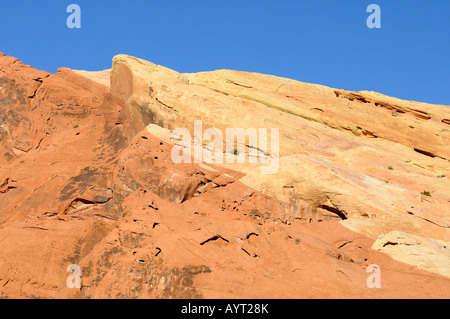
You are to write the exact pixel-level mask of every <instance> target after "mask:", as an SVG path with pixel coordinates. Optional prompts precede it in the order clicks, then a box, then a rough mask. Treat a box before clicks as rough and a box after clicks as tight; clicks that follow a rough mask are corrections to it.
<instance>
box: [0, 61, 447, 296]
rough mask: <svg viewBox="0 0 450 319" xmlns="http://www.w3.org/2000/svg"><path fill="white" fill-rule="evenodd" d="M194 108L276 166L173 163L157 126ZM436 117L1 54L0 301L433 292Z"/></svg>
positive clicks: (438, 216) (312, 94)
mask: <svg viewBox="0 0 450 319" xmlns="http://www.w3.org/2000/svg"><path fill="white" fill-rule="evenodd" d="M200 119H201V120H202V121H203V130H205V129H206V128H208V127H216V128H219V129H221V130H223V131H225V129H226V128H227V127H231V128H244V129H246V128H279V129H280V143H279V146H280V163H279V170H278V172H276V173H275V174H269V175H262V174H261V172H260V166H261V165H260V164H250V163H244V164H226V163H224V164H219V163H212V164H207V163H182V164H175V163H174V162H173V161H172V158H171V150H172V149H173V147H174V145H175V144H176V143H177V141H176V140H174V139H173V138H172V136H171V130H174V129H175V128H177V127H183V128H187V129H188V130H190V132H191V133H193V129H194V120H200ZM449 119H450V109H449V106H444V105H429V104H425V103H417V102H410V101H402V100H398V99H395V98H390V97H387V96H383V95H381V94H377V93H373V92H348V91H343V90H338V89H332V88H327V87H324V86H320V85H313V84H307V83H302V82H297V81H293V80H289V79H282V78H277V77H274V76H269V75H262V74H255V73H246V72H239V71H229V70H220V71H214V72H204V73H197V74H181V73H178V72H176V71H173V70H169V69H167V68H164V67H162V66H157V65H155V64H152V63H150V62H147V61H144V60H141V59H137V58H134V57H129V56H125V55H119V56H117V57H115V58H114V60H113V65H112V69H111V70H106V71H100V72H86V71H72V70H69V69H66V68H61V69H59V70H58V72H57V73H55V74H49V73H47V72H43V71H38V70H35V69H33V68H32V67H30V66H26V65H23V64H22V63H21V62H20V61H18V60H17V59H15V58H12V57H8V56H3V55H1V54H0V245H1V247H2V248H1V250H0V296H1V297H2V298H15V297H25V298H419V297H420V298H448V296H449V295H450V275H449V267H450V266H449V263H448V258H449V257H448V247H449V246H448V244H449V243H448V242H449V241H450V236H449V235H450V233H449V226H450V219H449V218H450V217H449V212H450V181H449V176H450V163H449V159H450V148H449V145H450V143H449V141H450V127H449V123H450V122H449V121H450V120H449ZM269 145H270V144H269ZM249 146H252V145H247V151H248V150H249V149H250V147H249ZM229 151H230V150H225V152H229ZM262 151H263V152H265V153H266V154H269V155H270V153H271V149H270V147H269V148H268V149H264V150H262ZM421 193H422V194H421ZM70 264H77V265H79V266H80V267H81V270H82V287H81V289H69V288H67V286H66V279H67V277H68V275H69V274H68V273H67V272H66V269H67V266H68V265H70ZM370 264H377V265H379V266H380V268H381V270H382V279H381V281H382V288H381V289H370V288H368V287H367V285H366V279H367V277H368V275H369V274H368V273H367V272H366V268H367V267H368V265H370Z"/></svg>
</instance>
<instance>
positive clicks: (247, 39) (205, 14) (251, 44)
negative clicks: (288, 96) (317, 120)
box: [0, 0, 450, 105]
mask: <svg viewBox="0 0 450 319" xmlns="http://www.w3.org/2000/svg"><path fill="white" fill-rule="evenodd" d="M71 3H75V4H78V5H79V6H80V7H81V29H69V28H67V26H66V20H67V17H68V16H69V13H66V8H67V6H68V5H69V4H71ZM371 3H375V4H378V5H380V7H381V29H369V28H368V27H367V25H366V19H367V17H368V16H369V14H370V13H367V12H366V8H367V6H368V5H369V4H371ZM449 14H450V1H449V0H433V1H425V0H394V1H393V0H370V1H365V0H357V1H352V0H271V1H269V0H226V1H224V0H182V1H181V0H180V1H176V0H128V1H119V0H109V1H103V0H95V1H94V0H71V1H65V0H46V1H34V0H16V1H0V30H1V31H0V51H1V52H4V53H5V54H7V55H12V56H15V57H17V58H19V59H20V60H21V61H22V62H24V63H25V64H30V65H32V66H34V67H35V68H38V69H43V70H46V71H49V72H56V70H57V68H59V67H62V66H64V67H69V68H73V69H84V70H102V69H107V68H110V67H111V59H112V58H113V56H114V55H116V54H119V53H124V54H129V55H134V56H137V57H140V58H143V59H145V60H149V61H152V62H154V63H157V64H161V65H164V66H166V67H169V68H171V69H174V70H177V71H179V72H200V71H210V70H216V69H234V70H242V71H252V72H259V73H266V74H273V75H277V76H281V77H287V78H292V79H295V80H299V81H304V82H310V83H318V84H323V85H327V86H331V87H334V88H342V89H347V90H355V91H359V90H370V91H376V92H380V93H384V94H387V95H390V96H395V97H399V98H402V99H407V100H415V101H421V102H428V103H436V104H445V105H450V16H449Z"/></svg>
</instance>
